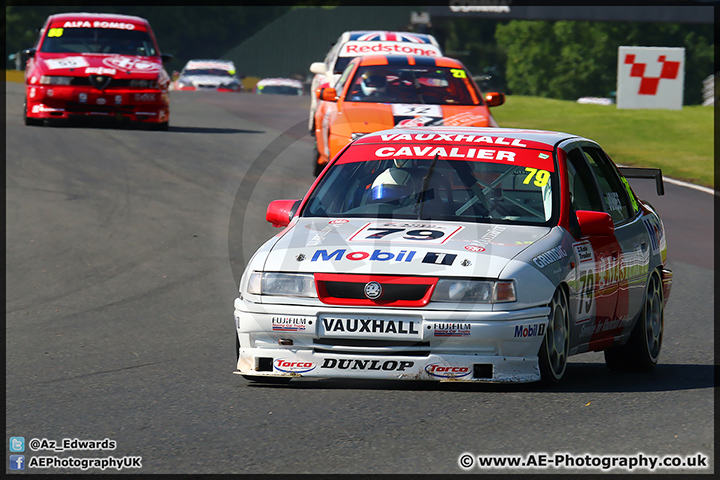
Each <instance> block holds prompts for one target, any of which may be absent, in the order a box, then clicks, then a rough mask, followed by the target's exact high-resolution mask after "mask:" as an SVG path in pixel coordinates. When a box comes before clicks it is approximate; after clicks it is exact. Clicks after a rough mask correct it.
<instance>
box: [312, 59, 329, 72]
mask: <svg viewBox="0 0 720 480" xmlns="http://www.w3.org/2000/svg"><path fill="white" fill-rule="evenodd" d="M310 71H311V72H312V73H316V74H318V75H325V74H326V73H327V65H325V64H324V63H323V62H314V63H313V64H311V65H310Z"/></svg>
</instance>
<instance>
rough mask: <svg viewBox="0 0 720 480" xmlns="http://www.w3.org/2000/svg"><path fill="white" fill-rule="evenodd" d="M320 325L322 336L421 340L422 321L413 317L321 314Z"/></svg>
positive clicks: (319, 334)
mask: <svg viewBox="0 0 720 480" xmlns="http://www.w3.org/2000/svg"><path fill="white" fill-rule="evenodd" d="M319 319H320V323H319V325H318V330H319V331H318V336H320V337H323V336H325V337H345V338H349V337H350V338H363V337H370V338H394V339H403V340H419V339H420V338H421V336H422V322H421V320H420V319H417V318H412V317H402V318H399V317H386V316H378V315H373V316H372V317H362V316H351V315H332V314H321V315H320V317H319Z"/></svg>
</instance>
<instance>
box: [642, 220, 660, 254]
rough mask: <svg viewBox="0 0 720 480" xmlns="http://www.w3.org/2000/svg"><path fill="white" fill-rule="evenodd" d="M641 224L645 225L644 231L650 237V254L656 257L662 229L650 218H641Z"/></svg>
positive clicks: (658, 251)
mask: <svg viewBox="0 0 720 480" xmlns="http://www.w3.org/2000/svg"><path fill="white" fill-rule="evenodd" d="M643 224H644V225H645V229H646V230H647V233H648V236H649V237H650V248H651V251H652V254H653V255H657V254H658V253H660V244H661V242H662V240H663V231H662V227H661V226H660V224H659V222H658V221H657V219H656V218H655V217H652V216H646V217H643Z"/></svg>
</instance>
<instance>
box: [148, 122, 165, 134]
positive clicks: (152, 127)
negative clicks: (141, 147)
mask: <svg viewBox="0 0 720 480" xmlns="http://www.w3.org/2000/svg"><path fill="white" fill-rule="evenodd" d="M168 127H169V122H162V123H153V124H151V125H150V126H149V129H150V130H155V131H159V132H167V130H168Z"/></svg>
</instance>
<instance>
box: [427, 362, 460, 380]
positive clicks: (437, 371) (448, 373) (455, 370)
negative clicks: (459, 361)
mask: <svg viewBox="0 0 720 480" xmlns="http://www.w3.org/2000/svg"><path fill="white" fill-rule="evenodd" d="M425 372H427V373H428V374H429V375H431V376H433V377H439V378H461V377H466V376H468V375H470V373H472V370H471V369H470V367H463V366H459V365H441V364H439V363H431V364H429V365H426V366H425Z"/></svg>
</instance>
